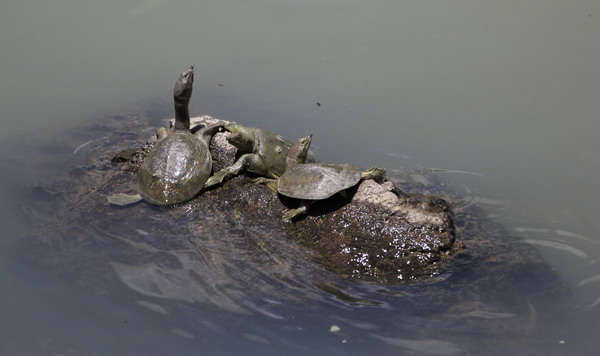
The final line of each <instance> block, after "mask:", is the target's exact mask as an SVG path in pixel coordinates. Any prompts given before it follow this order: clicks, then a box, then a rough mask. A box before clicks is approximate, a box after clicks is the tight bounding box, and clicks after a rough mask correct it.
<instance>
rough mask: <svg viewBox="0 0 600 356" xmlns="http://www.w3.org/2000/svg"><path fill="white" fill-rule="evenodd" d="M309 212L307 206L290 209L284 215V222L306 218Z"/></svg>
mask: <svg viewBox="0 0 600 356" xmlns="http://www.w3.org/2000/svg"><path fill="white" fill-rule="evenodd" d="M307 210H308V207H306V205H302V206H300V207H298V208H296V209H290V210H288V211H286V212H285V213H283V216H282V217H283V221H285V222H292V221H294V220H297V219H298V218H301V217H303V216H305V215H306V211H307Z"/></svg>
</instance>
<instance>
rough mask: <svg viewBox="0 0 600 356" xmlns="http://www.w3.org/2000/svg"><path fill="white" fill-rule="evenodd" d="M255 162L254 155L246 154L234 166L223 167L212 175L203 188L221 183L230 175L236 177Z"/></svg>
mask: <svg viewBox="0 0 600 356" xmlns="http://www.w3.org/2000/svg"><path fill="white" fill-rule="evenodd" d="M255 160H256V155H255V154H252V153H247V154H245V155H242V156H241V157H240V158H239V159H238V160H237V161H235V163H234V164H232V165H231V166H229V167H225V168H223V169H221V170H220V171H218V172H217V173H215V174H213V175H212V176H211V177H209V178H208V180H207V181H206V183H205V184H204V188H209V187H212V186H213V185H217V184H220V183H222V182H223V180H224V179H225V178H227V177H229V176H232V175H238V174H239V173H240V172H242V171H245V170H246V168H248V167H249V166H250V165H251V164H252V163H253V162H254V161H255Z"/></svg>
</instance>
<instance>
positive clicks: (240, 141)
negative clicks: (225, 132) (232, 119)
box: [227, 132, 254, 152]
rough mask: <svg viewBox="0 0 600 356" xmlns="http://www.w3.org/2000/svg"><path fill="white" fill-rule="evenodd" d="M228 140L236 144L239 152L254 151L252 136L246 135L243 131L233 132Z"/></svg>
mask: <svg viewBox="0 0 600 356" xmlns="http://www.w3.org/2000/svg"><path fill="white" fill-rule="evenodd" d="M227 141H228V142H229V143H231V144H232V145H234V146H235V147H236V148H237V149H238V151H239V152H252V148H253V147H254V140H253V139H252V136H248V135H245V134H244V133H243V132H231V134H230V135H229V137H227Z"/></svg>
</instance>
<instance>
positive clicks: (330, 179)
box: [277, 163, 361, 200]
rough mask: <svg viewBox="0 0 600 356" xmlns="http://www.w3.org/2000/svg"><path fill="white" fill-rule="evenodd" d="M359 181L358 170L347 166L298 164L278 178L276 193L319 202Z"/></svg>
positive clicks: (359, 173) (359, 174)
mask: <svg viewBox="0 0 600 356" xmlns="http://www.w3.org/2000/svg"><path fill="white" fill-rule="evenodd" d="M360 179H361V172H360V170H359V169H358V168H356V167H354V166H352V165H349V164H322V163H305V164H298V165H296V166H293V167H292V168H290V169H287V170H286V171H285V172H284V173H283V175H282V176H281V177H280V178H279V181H278V185H277V191H278V192H279V193H280V194H282V195H285V196H288V197H291V198H297V199H311V200H321V199H327V198H329V197H330V196H332V195H334V194H335V193H337V192H340V191H342V190H344V189H348V188H350V187H352V186H354V185H356V184H357V183H358V182H359V181H360Z"/></svg>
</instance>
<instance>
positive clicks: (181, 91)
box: [173, 66, 194, 106]
mask: <svg viewBox="0 0 600 356" xmlns="http://www.w3.org/2000/svg"><path fill="white" fill-rule="evenodd" d="M193 84H194V66H190V69H188V70H186V71H185V72H183V73H181V75H180V76H179V79H177V82H176V83H175V88H174V89H173V98H175V104H176V105H177V104H180V105H186V106H187V104H188V103H189V101H190V99H191V97H192V85H193Z"/></svg>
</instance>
